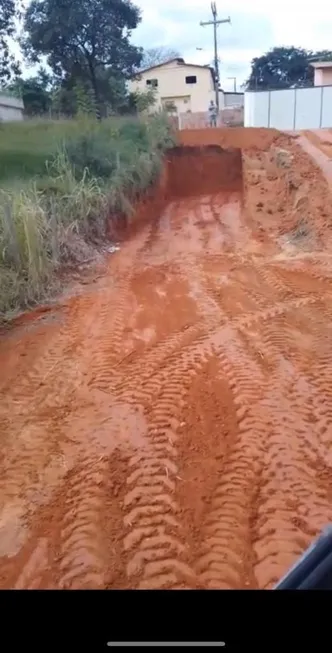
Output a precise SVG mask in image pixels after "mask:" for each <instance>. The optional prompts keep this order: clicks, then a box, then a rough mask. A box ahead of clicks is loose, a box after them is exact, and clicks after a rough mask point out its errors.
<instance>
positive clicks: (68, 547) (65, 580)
mask: <svg viewBox="0 0 332 653" xmlns="http://www.w3.org/2000/svg"><path fill="white" fill-rule="evenodd" d="M107 472H108V461H107V458H103V457H99V458H95V459H94V458H93V457H92V456H89V457H85V458H82V459H81V460H80V462H79V466H78V468H76V467H75V469H74V470H73V472H71V473H69V474H68V475H67V477H66V493H65V499H64V505H63V517H62V520H61V531H60V534H59V535H60V537H59V539H60V545H59V561H58V576H59V581H58V587H59V588H62V589H68V588H69V589H75V588H78V589H83V588H85V589H88V588H90V589H98V588H99V589H103V588H104V587H105V586H106V575H107V563H106V561H107V557H108V556H107V543H106V541H105V540H106V537H105V536H106V533H104V532H103V531H102V530H101V528H100V513H101V511H102V510H103V508H104V507H105V499H106V492H105V479H106V478H107ZM105 563H106V564H105Z"/></svg>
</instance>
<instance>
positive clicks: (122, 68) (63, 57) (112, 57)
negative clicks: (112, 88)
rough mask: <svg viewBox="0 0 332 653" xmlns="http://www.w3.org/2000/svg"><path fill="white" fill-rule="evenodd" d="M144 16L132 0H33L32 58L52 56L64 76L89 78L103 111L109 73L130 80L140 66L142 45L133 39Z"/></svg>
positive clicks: (27, 46) (28, 26) (27, 43)
mask: <svg viewBox="0 0 332 653" xmlns="http://www.w3.org/2000/svg"><path fill="white" fill-rule="evenodd" d="M140 20H141V13H140V10H139V9H138V8H137V7H136V6H135V5H134V4H133V3H132V2H131V0H32V2H31V4H30V6H29V7H28V9H27V11H26V15H25V25H24V27H25V32H26V37H25V39H24V40H23V48H24V52H25V53H26V55H27V57H28V59H29V60H30V61H31V62H36V61H40V58H41V57H43V56H45V55H46V56H47V63H48V65H49V66H50V68H51V69H52V70H53V72H54V74H55V75H56V76H58V78H59V79H65V78H68V77H69V78H70V77H71V78H75V80H76V81H77V80H81V81H82V82H83V83H86V82H88V84H89V85H90V86H91V89H92V92H93V95H94V100H95V105H96V107H97V109H98V111H100V109H101V105H102V102H103V97H102V95H103V93H102V88H103V83H104V79H105V75H108V76H109V77H112V78H113V79H114V80H119V79H122V80H123V79H129V78H130V77H131V76H132V75H133V72H134V70H137V68H138V67H139V65H140V62H141V58H142V50H141V49H140V48H137V47H135V46H134V45H132V44H131V43H130V36H131V33H132V30H133V29H135V28H136V27H137V26H138V24H139V22H140ZM98 111H97V113H98Z"/></svg>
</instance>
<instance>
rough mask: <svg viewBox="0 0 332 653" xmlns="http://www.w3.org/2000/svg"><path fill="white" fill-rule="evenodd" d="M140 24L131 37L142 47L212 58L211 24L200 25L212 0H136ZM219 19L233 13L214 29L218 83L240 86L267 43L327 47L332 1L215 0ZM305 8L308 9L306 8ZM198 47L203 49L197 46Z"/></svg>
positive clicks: (192, 57)
mask: <svg viewBox="0 0 332 653" xmlns="http://www.w3.org/2000/svg"><path fill="white" fill-rule="evenodd" d="M134 1H135V4H137V5H138V6H139V7H140V8H141V10H142V15H143V19H142V23H141V25H140V26H139V28H138V29H137V30H135V33H134V35H133V41H134V42H135V43H136V44H137V45H141V46H143V47H145V48H152V47H157V46H161V45H163V46H167V47H171V48H175V49H176V50H178V51H179V52H180V54H181V56H182V57H183V58H184V59H185V60H186V61H187V62H188V63H199V64H210V63H211V62H212V60H213V56H214V52H213V29H212V27H201V26H200V21H202V20H203V21H206V20H210V19H211V3H210V0H167V1H166V2H161V0H134ZM217 7H218V13H219V18H228V16H230V18H231V24H230V25H229V24H228V23H225V24H224V25H220V26H219V28H218V44H219V57H220V60H221V61H220V75H221V86H222V88H223V89H224V90H233V85H234V81H233V80H231V79H228V78H229V77H236V78H237V86H238V90H240V89H239V87H240V85H241V84H242V83H243V82H244V81H245V80H246V79H247V77H248V75H249V73H250V62H251V60H252V59H253V58H254V57H256V56H259V55H261V54H263V53H264V52H266V51H267V50H269V49H270V48H271V47H274V46H277V45H278V46H279V45H285V46H287V45H295V46H298V47H304V48H307V49H311V50H323V49H331V45H332V42H331V34H332V4H331V1H330V0H315V2H307V3H305V2H304V0H278V2H269V1H268V0H251V2H248V0H217ZM305 7H306V8H305ZM196 48H203V50H202V51H198V50H197V49H196Z"/></svg>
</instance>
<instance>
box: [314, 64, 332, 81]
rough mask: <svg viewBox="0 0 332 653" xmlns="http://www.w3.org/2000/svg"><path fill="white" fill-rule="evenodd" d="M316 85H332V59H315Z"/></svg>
mask: <svg viewBox="0 0 332 653" xmlns="http://www.w3.org/2000/svg"><path fill="white" fill-rule="evenodd" d="M311 66H312V67H313V68H314V86H332V61H313V62H312V63H311Z"/></svg>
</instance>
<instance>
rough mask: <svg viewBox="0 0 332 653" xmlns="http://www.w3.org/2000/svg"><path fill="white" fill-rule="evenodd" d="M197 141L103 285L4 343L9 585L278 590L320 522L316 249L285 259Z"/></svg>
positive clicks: (329, 418) (324, 350)
mask: <svg viewBox="0 0 332 653" xmlns="http://www.w3.org/2000/svg"><path fill="white" fill-rule="evenodd" d="M264 138H265V136H264ZM266 138H267V136H266ZM274 138H275V136H274ZM190 156H191V154H190V152H188V151H187V150H186V152H185V153H177V157H178V158H177V161H178V162H177V163H176V165H175V164H174V165H175V168H174V169H173V170H171V172H170V178H171V183H172V184H173V186H174V188H173V190H174V197H172V198H171V201H170V202H169V203H168V204H167V206H166V205H165V209H164V211H163V212H162V214H161V215H160V216H156V219H155V221H153V222H152V223H150V224H147V225H144V224H143V226H142V228H141V229H140V230H138V229H137V230H136V232H135V233H133V235H132V236H131V237H130V238H129V239H128V240H127V241H126V242H122V243H121V247H120V251H118V252H117V253H116V254H114V255H112V256H110V257H109V258H108V259H107V261H106V264H105V270H104V272H103V274H102V276H101V278H100V279H99V280H98V283H95V284H93V285H91V286H87V287H86V288H84V290H83V292H82V293H81V294H80V295H78V296H74V297H70V298H68V299H66V301H65V302H64V304H63V305H62V306H60V307H58V310H57V311H56V316H55V317H54V320H50V321H49V320H48V319H47V320H45V321H44V322H43V323H39V324H36V325H35V327H34V328H33V329H31V328H29V329H28V328H27V329H26V330H24V329H23V330H22V329H21V327H20V331H18V332H17V334H15V331H14V330H13V332H12V333H11V334H10V337H8V339H7V340H6V342H5V341H4V342H3V343H1V345H0V359H1V360H2V362H3V366H2V369H3V372H1V374H0V393H1V407H0V417H1V420H2V447H1V455H0V466H1V481H0V583H1V587H3V588H17V589H27V588H28V589H33V588H36V589H37V588H38V589H40V588H58V589H60V588H62V589H64V588H65V589H91V588H100V589H102V588H137V589H151V588H155V589H168V588H172V589H182V588H207V589H212V588H225V589H240V588H248V589H253V588H255V589H256V588H261V589H263V588H271V587H273V585H274V583H275V582H276V581H277V580H278V579H279V578H280V577H281V576H282V575H283V574H284V573H285V571H286V570H287V569H288V567H289V566H290V565H291V564H292V563H293V562H294V560H295V559H296V557H297V556H298V555H300V553H301V552H302V551H303V550H304V549H305V548H306V547H307V546H308V544H309V543H310V541H311V539H312V538H313V537H314V536H315V535H317V533H318V532H319V531H320V529H321V528H322V527H323V526H324V525H325V523H326V522H328V521H332V511H331V498H332V483H331V478H332V455H331V424H332V382H331V378H332V345H331V337H330V336H331V330H330V329H331V327H330V325H331V318H332V309H331V277H332V264H331V260H330V255H329V252H328V249H327V248H326V249H325V250H323V249H322V250H318V249H317V248H316V249H312V250H310V248H309V249H308V248H307V249H306V251H302V249H301V247H300V245H299V246H298V250H296V252H294V248H293V250H292V255H289V254H288V249H287V247H286V246H284V245H283V243H282V242H281V240H280V238H279V235H278V234H279V231H278V230H277V229H276V230H275V232H274V231H273V228H272V227H271V229H270V230H269V228H268V226H267V225H266V224H265V222H264V221H265V220H268V216H269V215H270V213H268V212H267V213H266V214H264V211H261V210H260V211H259V212H258V213H257V216H258V217H257V216H256V217H255V216H253V213H252V210H251V209H250V207H249V206H248V203H247V202H246V201H244V194H243V193H244V190H243V188H242V182H241V175H240V174H234V175H233V174H230V172H227V175H228V177H227V178H228V179H229V180H230V181H231V185H232V187H231V188H230V189H227V188H225V189H222V188H219V186H218V184H217V183H216V180H212V181H211V178H210V177H211V174H212V170H214V169H215V166H216V165H217V163H216V162H217V161H218V156H219V155H218V154H217V153H216V150H215V148H214V150H213V151H209V152H208V153H207V154H206V158H205V159H204V160H205V164H204V166H203V168H202V166H200V165H198V164H196V163H197V162H196V163H195V165H191V159H190ZM195 156H197V152H196V154H195ZM204 156H205V155H204ZM255 156H257V153H256V154H255ZM229 160H232V161H233V163H234V161H236V160H237V161H239V159H238V154H234V153H233V154H232V155H231V159H229ZM180 163H181V165H182V166H183V165H186V167H187V169H188V170H190V171H191V172H190V174H191V175H192V180H191V181H192V186H191V187H192V188H193V190H195V192H193V193H192V194H191V195H190V196H188V197H183V196H181V193H180V186H179V182H178V178H177V172H178V170H179V168H177V167H176V166H177V165H180ZM223 169H225V165H224V168H223ZM200 178H202V192H201V193H200V194H199V193H197V192H196V190H197V189H196V188H194V186H195V185H196V184H197V188H198V184H199V179H200ZM212 182H213V183H212ZM189 187H190V184H189V181H188V179H187V185H186V186H185V188H186V190H187V192H188V193H189V190H188V189H189ZM278 187H279V186H278ZM175 191H176V192H175ZM260 204H261V203H259V208H260ZM249 209H250V210H249ZM255 215H256V214H255ZM157 218H158V219H157ZM259 220H261V223H262V224H261V229H260V223H259Z"/></svg>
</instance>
